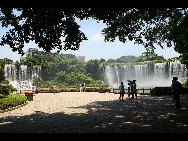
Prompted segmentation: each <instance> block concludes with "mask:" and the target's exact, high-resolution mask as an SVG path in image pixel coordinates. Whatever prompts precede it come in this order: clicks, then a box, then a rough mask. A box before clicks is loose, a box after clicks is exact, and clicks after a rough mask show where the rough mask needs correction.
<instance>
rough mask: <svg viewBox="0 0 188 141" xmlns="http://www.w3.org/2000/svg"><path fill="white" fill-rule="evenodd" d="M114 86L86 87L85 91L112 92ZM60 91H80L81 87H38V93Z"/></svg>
mask: <svg viewBox="0 0 188 141" xmlns="http://www.w3.org/2000/svg"><path fill="white" fill-rule="evenodd" d="M111 89H112V87H86V88H85V92H100V93H105V92H110V91H111ZM54 91H55V92H56V93H59V92H79V91H80V88H55V89H53V88H37V89H36V92H37V93H53V92H54Z"/></svg>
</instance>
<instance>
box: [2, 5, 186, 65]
mask: <svg viewBox="0 0 188 141" xmlns="http://www.w3.org/2000/svg"><path fill="white" fill-rule="evenodd" d="M13 10H17V11H19V12H20V14H19V15H15V14H14V12H13ZM89 17H92V18H94V19H96V20H97V21H100V20H102V21H103V22H104V23H106V25H107V28H105V29H103V31H102V33H103V35H104V36H105V41H114V40H115V39H116V37H117V38H119V41H121V42H123V43H124V42H126V41H128V40H130V41H134V43H137V44H142V45H144V46H145V48H146V49H147V51H149V52H153V51H154V49H155V45H159V46H161V47H162V48H163V47H166V46H167V47H172V46H173V47H174V49H175V50H176V51H177V52H178V53H180V54H182V56H183V60H184V61H185V62H187V60H188V55H187V54H188V40H187V35H188V26H187V25H188V8H43V9H40V8H31V7H29V8H1V9H0V23H1V26H3V27H8V26H12V28H10V30H9V32H7V33H6V34H5V35H4V36H3V37H2V38H1V43H0V44H1V45H5V44H8V45H9V46H10V47H11V48H12V50H13V51H18V52H19V53H23V47H24V43H25V42H26V43H28V42H29V41H35V43H37V44H38V46H39V47H41V48H43V49H44V50H45V51H47V52H48V51H50V50H52V49H54V48H57V49H59V50H62V49H64V50H67V49H72V50H78V49H79V46H80V43H81V42H82V41H83V40H87V37H86V36H85V34H84V33H83V32H82V31H81V30H80V26H79V25H78V24H77V23H76V22H75V18H78V19H80V20H83V19H88V18H89ZM61 37H64V40H63V43H62V40H61Z"/></svg>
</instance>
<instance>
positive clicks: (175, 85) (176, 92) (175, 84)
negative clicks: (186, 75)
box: [171, 77, 183, 108]
mask: <svg viewBox="0 0 188 141" xmlns="http://www.w3.org/2000/svg"><path fill="white" fill-rule="evenodd" d="M171 89H172V93H173V100H174V101H175V102H176V108H180V106H181V105H180V94H182V90H183V88H182V85H181V83H180V82H179V81H178V77H173V80H172V85H171Z"/></svg>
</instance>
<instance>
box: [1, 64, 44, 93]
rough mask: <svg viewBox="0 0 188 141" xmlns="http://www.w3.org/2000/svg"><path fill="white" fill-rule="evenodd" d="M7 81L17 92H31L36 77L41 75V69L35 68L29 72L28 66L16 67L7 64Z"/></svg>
mask: <svg viewBox="0 0 188 141" xmlns="http://www.w3.org/2000/svg"><path fill="white" fill-rule="evenodd" d="M4 69H5V79H6V80H8V81H9V83H10V84H12V85H13V87H15V88H17V90H23V89H25V90H30V89H31V87H32V82H33V78H34V76H35V75H37V76H40V75H41V67H40V66H34V67H33V68H32V69H31V70H28V68H27V66H26V65H20V66H15V65H13V64H5V68H4Z"/></svg>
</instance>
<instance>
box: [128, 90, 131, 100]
mask: <svg viewBox="0 0 188 141" xmlns="http://www.w3.org/2000/svg"><path fill="white" fill-rule="evenodd" d="M130 94H131V88H130V87H128V98H130Z"/></svg>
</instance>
